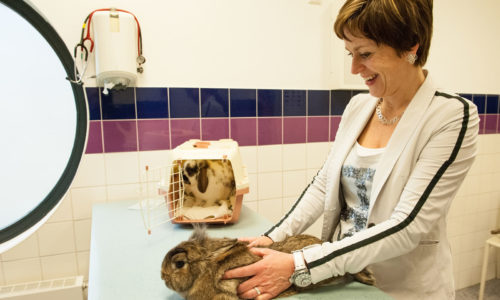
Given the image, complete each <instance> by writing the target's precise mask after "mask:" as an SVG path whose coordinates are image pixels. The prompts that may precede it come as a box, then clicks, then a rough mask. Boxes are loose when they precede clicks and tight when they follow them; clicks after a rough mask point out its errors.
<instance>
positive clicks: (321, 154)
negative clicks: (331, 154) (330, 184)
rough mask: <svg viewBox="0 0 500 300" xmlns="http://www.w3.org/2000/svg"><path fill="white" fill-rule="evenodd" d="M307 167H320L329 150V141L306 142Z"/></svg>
mask: <svg viewBox="0 0 500 300" xmlns="http://www.w3.org/2000/svg"><path fill="white" fill-rule="evenodd" d="M306 145H307V148H306V149H307V161H306V164H307V168H308V169H312V168H317V169H319V168H321V167H322V166H323V164H324V163H325V161H326V158H327V156H328V151H330V144H329V143H307V144H306Z"/></svg>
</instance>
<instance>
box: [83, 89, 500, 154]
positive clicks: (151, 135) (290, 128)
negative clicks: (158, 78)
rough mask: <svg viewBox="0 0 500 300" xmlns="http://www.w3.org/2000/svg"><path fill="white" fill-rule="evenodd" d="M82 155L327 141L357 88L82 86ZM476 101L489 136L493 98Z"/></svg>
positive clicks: (494, 118) (495, 110) (493, 127)
mask: <svg viewBox="0 0 500 300" xmlns="http://www.w3.org/2000/svg"><path fill="white" fill-rule="evenodd" d="M86 92H87V97H88V99H89V109H90V127H89V128H90V129H89V139H88V146H87V153H110V152H126V151H148V150H168V149H172V148H175V147H176V146H178V145H179V144H181V143H182V142H184V141H185V140H186V139H190V138H195V139H202V140H217V139H221V138H232V139H234V140H236V141H238V143H239V145H240V146H256V145H259V146H262V145H280V144H296V143H310V142H328V141H333V140H334V137H335V133H336V131H337V128H338V124H339V122H340V115H341V114H342V112H343V111H344V108H345V106H346V105H347V103H348V101H349V99H350V98H351V97H352V96H353V95H354V94H356V93H359V92H363V91H360V90H332V91H329V90H277V89H259V90H256V89H222V88H136V89H132V88H128V89H126V90H123V91H114V92H111V93H110V94H109V95H103V94H102V93H100V91H99V90H98V88H87V89H86ZM462 96H464V97H465V98H468V99H471V100H473V101H474V103H476V105H477V106H478V109H479V113H480V116H481V129H480V133H481V134H484V133H486V134H490V133H497V132H500V131H499V128H498V127H499V126H498V124H497V123H498V114H499V95H484V94H474V95H472V94H463V95H462Z"/></svg>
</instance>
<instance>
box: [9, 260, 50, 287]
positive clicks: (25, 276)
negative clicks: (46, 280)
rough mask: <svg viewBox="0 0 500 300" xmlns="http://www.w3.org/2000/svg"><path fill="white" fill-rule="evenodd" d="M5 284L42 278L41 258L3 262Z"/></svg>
mask: <svg viewBox="0 0 500 300" xmlns="http://www.w3.org/2000/svg"><path fill="white" fill-rule="evenodd" d="M3 271H4V275H5V284H15V283H20V282H28V281H38V280H41V279H42V269H41V266H40V258H39V257H37V258H29V259H22V260H14V261H6V262H3Z"/></svg>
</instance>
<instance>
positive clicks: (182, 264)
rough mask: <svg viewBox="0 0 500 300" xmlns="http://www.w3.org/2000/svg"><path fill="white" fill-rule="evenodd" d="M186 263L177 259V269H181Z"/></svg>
mask: <svg viewBox="0 0 500 300" xmlns="http://www.w3.org/2000/svg"><path fill="white" fill-rule="evenodd" d="M184 264H185V263H184V261H182V260H179V261H176V262H175V267H176V268H177V269H180V268H182V267H184Z"/></svg>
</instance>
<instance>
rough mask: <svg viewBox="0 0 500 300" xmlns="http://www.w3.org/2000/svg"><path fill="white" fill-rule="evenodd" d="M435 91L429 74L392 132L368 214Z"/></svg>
mask: <svg viewBox="0 0 500 300" xmlns="http://www.w3.org/2000/svg"><path fill="white" fill-rule="evenodd" d="M435 92H436V88H435V87H434V84H433V83H432V80H431V78H430V76H429V75H427V78H426V79H425V81H424V83H423V84H422V86H421V87H420V88H419V90H418V91H417V93H416V94H415V96H414V97H413V99H412V101H411V102H410V104H409V105H408V107H407V108H406V110H405V112H404V113H403V116H402V117H401V120H400V121H399V123H398V125H397V126H396V129H395V130H394V132H393V133H392V136H391V138H390V140H389V143H388V144H387V146H386V149H385V151H384V154H383V155H382V157H381V158H380V162H379V164H378V167H377V171H376V173H375V177H374V178H373V184H372V190H371V193H370V208H369V211H368V216H370V215H371V211H372V209H373V206H374V205H375V202H376V201H377V198H378V196H379V193H380V190H381V189H382V187H383V186H384V184H385V182H386V181H387V178H388V177H389V175H390V174H391V171H392V169H393V168H394V165H395V164H396V161H397V160H398V159H399V156H400V155H401V153H402V152H403V150H404V148H405V146H406V144H407V143H408V141H409V140H410V138H411V137H412V136H413V134H414V131H415V129H416V128H417V126H416V124H417V123H419V121H420V120H422V118H423V115H424V114H425V111H426V110H427V107H428V106H429V104H430V102H431V100H432V98H433V96H434V94H435Z"/></svg>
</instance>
